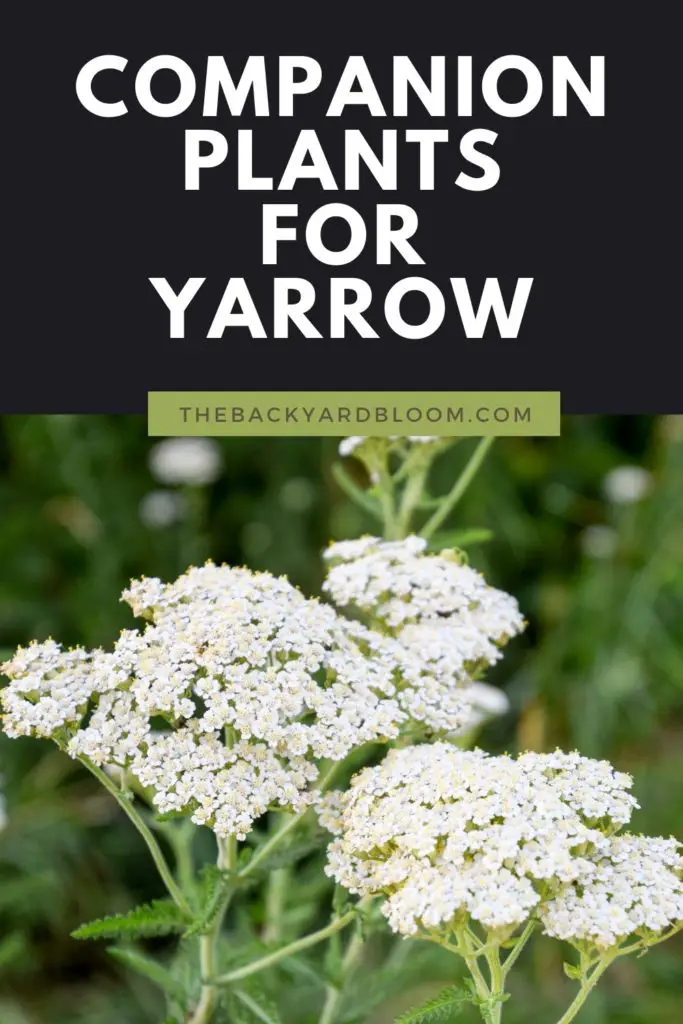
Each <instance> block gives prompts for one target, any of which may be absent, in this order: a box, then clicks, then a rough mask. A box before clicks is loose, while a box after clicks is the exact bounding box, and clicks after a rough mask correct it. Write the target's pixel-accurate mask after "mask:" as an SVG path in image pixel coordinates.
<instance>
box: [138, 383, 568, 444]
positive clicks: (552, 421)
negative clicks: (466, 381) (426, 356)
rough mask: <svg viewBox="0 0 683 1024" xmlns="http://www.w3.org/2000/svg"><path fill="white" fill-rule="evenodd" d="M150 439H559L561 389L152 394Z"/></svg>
mask: <svg viewBox="0 0 683 1024" xmlns="http://www.w3.org/2000/svg"><path fill="white" fill-rule="evenodd" d="M148 429H149V434H150V436H152V437H345V436H347V435H359V436H372V437H387V436H391V435H399V436H403V435H425V436H426V435H432V434H433V435H438V436H441V437H456V436H470V437H485V436H500V437H504V436H510V437H511V436H536V437H541V436H556V435H558V434H559V433H560V393H559V391H391V392H378V391H150V392H149V395H148Z"/></svg>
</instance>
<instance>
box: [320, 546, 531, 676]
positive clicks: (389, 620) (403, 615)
mask: <svg viewBox="0 0 683 1024" xmlns="http://www.w3.org/2000/svg"><path fill="white" fill-rule="evenodd" d="M426 546H427V542H426V541H425V540H424V539H423V538H422V537H416V536H410V537H407V538H405V539H404V540H399V541H385V540H380V539H378V538H376V537H361V538H360V539H359V540H352V541H341V542H339V543H336V544H332V545H331V546H330V547H329V548H328V549H327V551H326V552H325V559H326V560H327V561H328V562H329V564H330V569H329V571H328V575H327V579H326V581H325V583H324V590H325V591H326V593H328V594H329V595H330V597H331V598H332V600H333V601H334V603H335V604H336V605H337V606H338V607H340V608H355V609H357V610H359V611H362V612H365V613H366V614H369V615H370V616H371V617H372V618H373V619H374V620H376V621H378V622H379V623H380V624H381V626H382V627H383V628H384V629H386V630H389V631H390V632H391V633H392V635H394V636H396V637H397V638H398V639H399V640H400V641H401V643H403V644H404V645H405V646H406V647H407V648H408V649H410V650H411V651H413V652H414V653H415V654H416V655H417V656H418V657H419V658H420V659H421V660H422V661H423V663H424V664H425V665H428V666H429V668H430V670H431V671H433V672H435V673H436V675H437V676H438V677H439V678H440V679H442V680H453V679H464V680H466V681H469V679H470V678H471V677H472V675H473V674H475V673H477V672H479V671H481V670H482V669H483V668H484V667H486V666H487V665H491V664H493V663H494V662H496V661H498V660H499V658H500V657H501V650H500V648H501V647H502V645H504V644H505V643H506V642H507V641H508V640H509V639H510V638H511V637H513V636H515V635H516V634H518V633H520V632H521V631H522V630H523V628H524V619H523V617H522V615H521V613H520V610H519V606H518V604H517V601H516V600H515V599H514V598H513V597H512V596H511V595H509V594H506V593H504V592H503V591H501V590H496V589H495V588H494V587H491V586H489V584H488V583H487V582H486V580H485V579H484V577H483V576H482V575H481V574H480V573H478V572H477V571H476V570H475V569H472V568H471V567H470V566H468V565H463V564H462V561H461V560H460V558H459V555H458V553H457V552H454V551H442V552H440V553H439V554H427V553H426Z"/></svg>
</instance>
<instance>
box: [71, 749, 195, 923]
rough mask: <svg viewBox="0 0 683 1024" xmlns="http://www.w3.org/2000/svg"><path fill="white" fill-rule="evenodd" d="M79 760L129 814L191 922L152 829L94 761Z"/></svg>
mask: <svg viewBox="0 0 683 1024" xmlns="http://www.w3.org/2000/svg"><path fill="white" fill-rule="evenodd" d="M78 760H79V761H80V762H81V764H83V765H84V766H85V767H86V768H87V769H88V771H89V772H90V773H91V774H92V775H94V776H95V778H96V779H97V781H98V782H101V783H102V785H103V786H104V788H105V789H106V790H107V791H108V792H109V793H111V795H112V796H113V797H114V799H115V800H116V802H117V803H118V804H119V806H120V807H121V809H122V810H123V811H124V812H125V814H127V816H128V817H129V818H130V820H131V821H132V822H133V824H134V825H135V827H136V829H137V830H138V832H139V833H140V835H141V836H142V838H143V839H144V841H145V843H146V844H147V849H148V850H149V852H150V853H151V855H152V859H153V861H154V863H155V865H156V868H157V871H158V872H159V874H160V875H161V878H162V880H163V882H164V885H165V886H166V888H167V890H168V893H169V896H170V897H171V899H172V900H173V902H174V903H175V905H176V906H177V907H178V909H179V910H180V911H181V913H182V914H183V915H184V916H185V917H187V918H188V920H191V918H192V909H191V907H190V904H189V903H188V902H187V899H186V898H185V895H184V893H183V891H182V890H181V888H180V886H179V885H178V883H177V882H176V880H175V878H174V877H173V872H172V871H171V869H170V867H169V866H168V863H167V862H166V858H165V857H164V855H163V853H162V850H161V847H160V846H159V844H158V842H157V840H156V837H155V835H154V833H153V832H152V830H151V828H150V827H149V825H148V824H147V822H146V821H145V820H144V818H143V817H142V815H141V814H140V813H139V812H138V810H137V809H136V807H135V805H134V803H133V801H132V800H131V799H130V798H129V797H127V796H126V795H125V793H122V792H121V790H120V789H119V788H118V786H117V785H116V784H115V783H114V782H113V781H112V780H111V779H110V778H109V776H108V775H107V773H106V772H104V771H102V769H101V768H98V767H97V765H96V764H93V763H92V761H90V760H89V759H88V758H87V757H79V759H78Z"/></svg>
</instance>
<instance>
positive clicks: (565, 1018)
mask: <svg viewBox="0 0 683 1024" xmlns="http://www.w3.org/2000/svg"><path fill="white" fill-rule="evenodd" d="M618 955H619V952H618V950H614V951H610V952H609V953H606V954H605V955H604V956H603V958H602V959H601V960H600V961H599V963H598V964H597V966H596V967H594V969H593V973H592V974H591V975H590V977H589V976H588V975H584V977H583V979H582V981H581V988H580V989H579V991H578V993H577V995H576V998H575V999H574V1002H573V1003H572V1004H571V1006H570V1007H569V1009H568V1010H567V1012H566V1013H565V1014H563V1015H562V1017H560V1019H559V1020H558V1022H557V1024H569V1022H570V1021H572V1020H574V1018H575V1017H576V1015H577V1013H578V1012H579V1010H580V1009H581V1007H582V1006H583V1004H584V1003H585V1002H586V1000H587V999H588V996H589V995H590V994H591V992H592V991H593V989H594V988H595V986H596V985H597V983H598V981H599V980H600V978H601V977H602V975H603V974H604V973H605V971H606V970H607V968H608V967H609V966H610V964H611V963H612V962H613V961H614V960H616V958H617V957H618Z"/></svg>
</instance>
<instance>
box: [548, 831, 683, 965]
mask: <svg viewBox="0 0 683 1024" xmlns="http://www.w3.org/2000/svg"><path fill="white" fill-rule="evenodd" d="M594 860H595V863H594V871H593V874H592V876H591V877H590V878H589V879H584V880H583V881H582V883H581V885H569V886H566V887H564V888H563V889H562V890H561V891H560V892H559V893H558V895H557V896H555V897H554V899H551V900H549V901H548V902H546V903H544V904H543V905H542V906H541V907H540V909H539V917H540V919H541V921H542V922H543V926H544V930H545V932H546V934H547V935H552V936H554V937H555V938H558V939H567V940H570V941H571V940H574V941H576V940H584V941H587V942H591V943H593V944H594V945H595V946H597V947H598V948H600V949H608V948H609V947H611V946H616V945H618V944H619V943H621V942H623V941H624V939H626V938H628V937H629V936H630V935H636V934H638V935H641V936H643V937H645V938H646V939H647V938H648V937H649V936H656V935H658V934H660V933H661V932H664V931H666V930H667V929H669V928H671V927H672V926H676V925H677V924H680V923H681V922H683V881H681V879H682V878H683V857H682V856H681V853H680V843H679V842H678V841H677V840H676V839H662V838H658V837H651V836H636V835H623V836H614V837H612V838H611V839H610V841H609V844H608V846H607V848H606V849H605V850H604V851H602V852H601V853H600V855H599V856H597V857H596V858H595V859H594Z"/></svg>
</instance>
